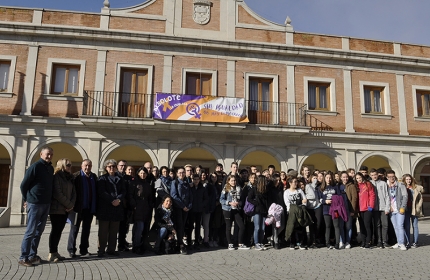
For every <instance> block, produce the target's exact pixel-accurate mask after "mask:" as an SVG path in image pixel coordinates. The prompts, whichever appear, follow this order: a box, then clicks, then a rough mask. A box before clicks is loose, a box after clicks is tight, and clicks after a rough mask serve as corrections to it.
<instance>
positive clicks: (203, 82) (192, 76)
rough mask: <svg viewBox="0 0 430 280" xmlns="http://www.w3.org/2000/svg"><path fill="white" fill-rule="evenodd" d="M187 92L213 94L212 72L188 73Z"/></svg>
mask: <svg viewBox="0 0 430 280" xmlns="http://www.w3.org/2000/svg"><path fill="white" fill-rule="evenodd" d="M185 94H190V95H212V74H206V73H187V81H186V91H185Z"/></svg>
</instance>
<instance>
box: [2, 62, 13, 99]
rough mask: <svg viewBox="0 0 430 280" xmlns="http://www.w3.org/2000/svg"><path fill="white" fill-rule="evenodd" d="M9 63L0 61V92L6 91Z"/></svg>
mask: <svg viewBox="0 0 430 280" xmlns="http://www.w3.org/2000/svg"><path fill="white" fill-rule="evenodd" d="M10 64H11V62H10V61H0V92H7V91H8V84H9V73H10Z"/></svg>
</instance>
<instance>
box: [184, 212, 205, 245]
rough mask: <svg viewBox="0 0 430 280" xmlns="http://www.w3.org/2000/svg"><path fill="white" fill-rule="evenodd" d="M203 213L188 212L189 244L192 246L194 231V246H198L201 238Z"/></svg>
mask: <svg viewBox="0 0 430 280" xmlns="http://www.w3.org/2000/svg"><path fill="white" fill-rule="evenodd" d="M202 215H203V213H202V212H192V211H190V212H188V229H187V242H188V245H191V240H192V238H191V236H192V234H193V229H194V244H197V243H198V242H199V240H200V238H201V232H200V231H201V228H202Z"/></svg>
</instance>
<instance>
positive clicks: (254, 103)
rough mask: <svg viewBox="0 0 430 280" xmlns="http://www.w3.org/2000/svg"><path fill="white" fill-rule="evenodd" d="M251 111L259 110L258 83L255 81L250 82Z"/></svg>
mask: <svg viewBox="0 0 430 280" xmlns="http://www.w3.org/2000/svg"><path fill="white" fill-rule="evenodd" d="M249 109H250V110H253V111H257V110H258V82H257V81H255V80H250V81H249Z"/></svg>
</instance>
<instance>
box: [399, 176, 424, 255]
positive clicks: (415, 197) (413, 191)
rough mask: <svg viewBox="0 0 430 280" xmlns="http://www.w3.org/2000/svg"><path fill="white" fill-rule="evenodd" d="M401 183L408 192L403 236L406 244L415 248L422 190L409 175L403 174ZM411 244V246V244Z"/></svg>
mask: <svg viewBox="0 0 430 280" xmlns="http://www.w3.org/2000/svg"><path fill="white" fill-rule="evenodd" d="M402 183H403V184H404V185H405V186H406V188H407V191H408V204H407V209H406V211H405V223H404V227H405V235H406V238H407V240H406V242H407V243H409V246H411V247H412V248H416V247H417V246H418V236H419V231H418V218H419V217H422V216H423V214H422V207H423V195H422V194H423V192H424V188H423V187H422V186H420V185H417V184H416V182H415V179H414V177H412V175H411V174H405V175H403V177H402ZM411 224H412V229H413V238H411ZM411 241H413V242H411ZM411 243H412V244H411Z"/></svg>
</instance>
